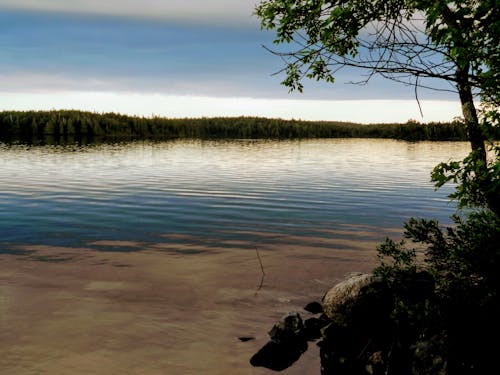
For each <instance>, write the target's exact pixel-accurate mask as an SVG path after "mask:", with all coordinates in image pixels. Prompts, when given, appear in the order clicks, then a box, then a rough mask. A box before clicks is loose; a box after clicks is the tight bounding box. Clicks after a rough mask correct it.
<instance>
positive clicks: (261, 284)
mask: <svg viewBox="0 0 500 375" xmlns="http://www.w3.org/2000/svg"><path fill="white" fill-rule="evenodd" d="M255 252H256V253H257V259H258V260H259V264H260V270H261V271H262V276H261V278H260V284H259V286H258V287H257V290H256V291H255V295H257V293H258V292H259V290H261V289H262V286H263V285H264V278H265V276H266V272H265V271H264V265H263V264H262V258H261V257H260V253H259V249H258V248H257V247H256V248H255Z"/></svg>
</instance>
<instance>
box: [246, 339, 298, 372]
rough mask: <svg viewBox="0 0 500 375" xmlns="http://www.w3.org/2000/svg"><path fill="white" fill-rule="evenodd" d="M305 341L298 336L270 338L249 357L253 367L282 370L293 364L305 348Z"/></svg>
mask: <svg viewBox="0 0 500 375" xmlns="http://www.w3.org/2000/svg"><path fill="white" fill-rule="evenodd" d="M307 347H308V346H307V341H305V340H302V339H300V338H292V339H289V340H280V341H277V340H270V341H269V342H268V343H267V344H266V345H264V346H263V347H262V348H261V349H260V350H259V351H258V352H257V353H255V354H254V355H253V357H252V358H251V359H250V364H251V365H252V366H254V367H266V368H268V369H271V370H274V371H283V370H285V369H287V368H288V367H290V366H291V365H292V364H294V363H295V362H296V361H297V360H298V359H299V358H300V356H301V355H302V353H304V352H305V351H306V350H307Z"/></svg>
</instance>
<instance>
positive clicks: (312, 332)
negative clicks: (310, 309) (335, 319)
mask: <svg viewBox="0 0 500 375" xmlns="http://www.w3.org/2000/svg"><path fill="white" fill-rule="evenodd" d="M328 324H330V321H329V320H327V319H322V318H309V319H306V321H305V322H304V337H305V339H306V340H308V341H312V340H316V339H319V338H320V337H321V330H322V329H323V328H324V327H325V326H327V325H328Z"/></svg>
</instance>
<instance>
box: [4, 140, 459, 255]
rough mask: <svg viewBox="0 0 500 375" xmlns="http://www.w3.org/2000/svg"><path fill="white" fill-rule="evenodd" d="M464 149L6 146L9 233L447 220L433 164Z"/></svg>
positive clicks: (371, 144) (70, 236)
mask: <svg viewBox="0 0 500 375" xmlns="http://www.w3.org/2000/svg"><path fill="white" fill-rule="evenodd" d="M466 152H467V145H466V144H464V143H430V142H423V143H406V142H400V141H390V140H352V139H349V140H337V139H336V140H312V141H285V142H277V141H276V142H273V141H231V142H220V141H216V142H202V141H180V142H167V143H132V144H117V145H98V146H85V147H77V146H67V147H62V146H52V147H50V146H46V147H31V148H27V147H25V146H13V147H7V146H3V147H1V148H0V158H1V160H2V169H1V170H0V228H1V232H2V237H3V238H2V240H3V241H4V242H10V243H40V242H42V243H44V244H48V245H66V246H81V245H88V243H91V242H94V241H99V240H115V241H117V240H129V241H148V240H150V241H153V242H154V241H158V239H159V236H161V235H164V234H171V233H175V234H179V233H180V234H188V235H193V234H194V235H197V236H200V237H205V236H206V237H211V238H215V239H220V238H224V239H227V238H233V239H238V238H240V237H241V232H248V231H250V232H251V231H258V232H269V233H278V234H284V233H286V234H298V235H311V234H312V231H314V233H315V235H316V236H320V235H321V233H320V232H318V231H321V230H330V229H338V228H339V226H349V227H350V228H351V229H352V228H354V227H355V226H357V225H368V226H380V227H396V226H399V225H400V224H401V222H402V221H403V220H405V219H406V218H408V217H409V216H411V215H418V216H426V217H437V218H439V219H442V220H446V218H447V217H448V216H449V214H450V213H451V212H453V210H454V208H453V206H451V205H449V204H448V200H447V198H446V195H447V193H448V192H447V191H446V190H443V191H440V192H438V193H435V192H434V191H433V188H432V185H431V184H430V183H429V173H430V170H431V169H432V167H433V166H434V165H435V164H437V163H438V162H439V161H443V160H448V159H449V158H451V157H461V156H463V155H464V154H465V153H466ZM244 239H245V240H246V239H248V238H246V237H245V238H244Z"/></svg>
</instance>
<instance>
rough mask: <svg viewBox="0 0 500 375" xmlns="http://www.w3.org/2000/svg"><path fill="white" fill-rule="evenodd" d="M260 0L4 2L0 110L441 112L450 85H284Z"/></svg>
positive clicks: (384, 117)
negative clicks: (439, 88) (257, 9)
mask: <svg viewBox="0 0 500 375" xmlns="http://www.w3.org/2000/svg"><path fill="white" fill-rule="evenodd" d="M256 1H257V0H211V1H206V0H205V1H203V0H190V1H186V0H168V1H167V0H86V1H78V0H73V1H67V0H64V1H63V0H0V82H2V84H1V85H0V110H6V109H15V110H30V109H34V110H49V109H81V110H90V111H96V112H120V113H126V114H132V115H141V116H152V115H155V116H165V117H211V116H265V117H281V118H295V119H306V120H337V121H355V122H363V123H370V122H376V123H380V122H394V121H397V122H404V121H407V120H409V119H416V120H419V121H448V120H451V119H452V118H453V117H455V116H460V106H459V101H458V98H457V97H456V96H455V95H454V94H450V93H439V92H435V91H430V90H427V91H426V90H421V91H420V92H419V99H420V102H421V105H422V110H423V114H424V117H423V118H422V117H421V115H420V112H419V108H418V104H417V101H416V100H415V92H414V89H413V88H412V87H405V86H403V85H399V84H395V83H393V82H390V81H387V80H384V79H382V78H378V79H374V80H373V81H371V82H370V83H369V84H368V85H363V86H360V85H353V84H349V82H352V81H357V80H359V79H360V77H361V75H360V74H362V72H359V71H354V70H343V71H341V72H340V73H339V74H338V75H337V77H336V78H337V79H336V82H335V83H334V84H333V85H332V84H326V83H323V82H316V81H313V82H306V84H305V90H304V93H297V92H293V93H289V92H288V89H287V88H286V87H284V86H282V85H280V82H281V80H283V78H284V77H283V75H279V74H278V75H276V74H274V73H276V72H277V71H279V70H280V68H281V67H282V61H281V60H280V59H279V58H278V57H276V56H274V55H272V54H270V53H269V52H268V51H266V50H265V49H264V48H263V47H262V46H263V45H265V46H268V47H273V45H272V40H273V34H272V32H269V31H262V30H261V29H260V26H259V22H258V20H257V19H256V17H255V16H254V15H253V9H254V6H255V3H256Z"/></svg>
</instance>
